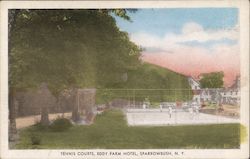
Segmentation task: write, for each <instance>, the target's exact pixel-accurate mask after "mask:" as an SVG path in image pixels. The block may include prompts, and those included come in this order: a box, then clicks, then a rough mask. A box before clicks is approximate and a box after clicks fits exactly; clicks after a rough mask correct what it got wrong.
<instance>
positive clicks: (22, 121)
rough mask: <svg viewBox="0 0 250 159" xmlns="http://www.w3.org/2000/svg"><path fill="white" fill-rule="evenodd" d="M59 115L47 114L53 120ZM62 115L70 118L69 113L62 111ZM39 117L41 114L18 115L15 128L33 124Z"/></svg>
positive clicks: (59, 114)
mask: <svg viewBox="0 0 250 159" xmlns="http://www.w3.org/2000/svg"><path fill="white" fill-rule="evenodd" d="M61 115H62V113H56V114H49V119H50V120H54V119H56V118H57V117H59V116H61ZM64 117H66V118H70V117H71V113H64ZM40 119H41V115H33V116H27V117H20V118H17V119H16V127H17V129H21V128H25V127H28V126H31V125H34V124H35V123H37V122H39V121H40Z"/></svg>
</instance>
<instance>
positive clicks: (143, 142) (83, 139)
mask: <svg viewBox="0 0 250 159" xmlns="http://www.w3.org/2000/svg"><path fill="white" fill-rule="evenodd" d="M31 133H33V134H36V135H38V136H41V144H40V145H36V146H34V145H31V141H30V134H31ZM239 146H240V124H216V125H196V126H165V127H163V126H160V127H149V126H148V127H145V126H143V127H142V126H138V127H128V126H127V123H126V120H125V117H124V115H123V113H122V112H121V111H120V110H109V111H107V112H105V113H103V114H101V115H98V116H97V117H96V120H95V123H94V124H93V125H90V126H73V127H72V128H71V129H69V130H67V131H65V132H52V131H49V130H43V131H41V130H38V129H37V128H36V127H35V126H32V127H30V128H26V129H23V130H21V132H20V142H19V143H18V144H17V145H16V148H17V149H30V148H43V149H87V148H103V149H137V148H138V149H151V148H152V149H156V148H162V149H165V148H209V149H212V148H239Z"/></svg>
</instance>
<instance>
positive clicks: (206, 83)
mask: <svg viewBox="0 0 250 159" xmlns="http://www.w3.org/2000/svg"><path fill="white" fill-rule="evenodd" d="M223 77H224V73H223V72H211V73H205V74H202V78H201V79H200V81H199V82H200V84H201V87H202V88H222V87H223V84H224V82H223Z"/></svg>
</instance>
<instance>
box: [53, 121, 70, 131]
mask: <svg viewBox="0 0 250 159" xmlns="http://www.w3.org/2000/svg"><path fill="white" fill-rule="evenodd" d="M71 127H72V123H71V122H70V120H69V119H66V118H58V119H56V120H55V121H54V122H53V123H52V124H51V125H50V129H51V130H52V131H55V132H60V131H65V130H68V129H69V128H71Z"/></svg>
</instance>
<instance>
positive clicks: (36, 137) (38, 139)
mask: <svg viewBox="0 0 250 159" xmlns="http://www.w3.org/2000/svg"><path fill="white" fill-rule="evenodd" d="M30 140H31V144H32V145H40V144H41V137H40V136H39V135H37V134H31V135H30Z"/></svg>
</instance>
